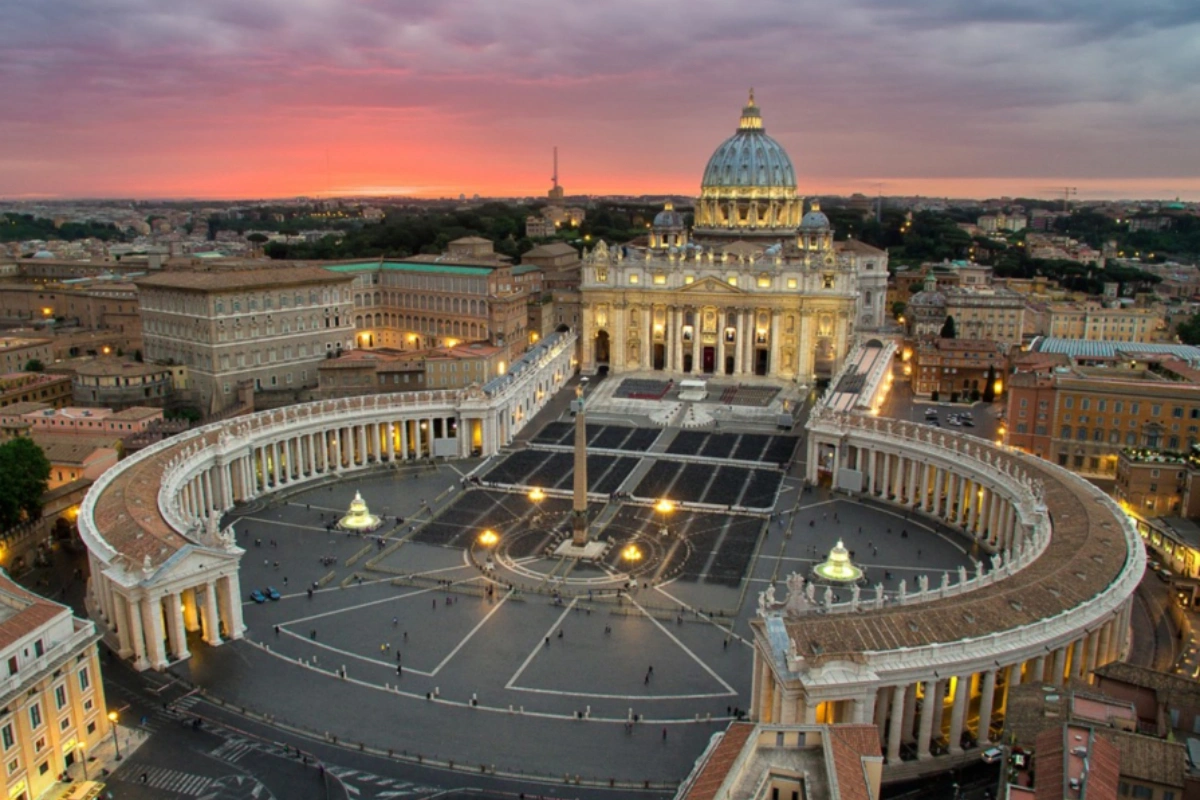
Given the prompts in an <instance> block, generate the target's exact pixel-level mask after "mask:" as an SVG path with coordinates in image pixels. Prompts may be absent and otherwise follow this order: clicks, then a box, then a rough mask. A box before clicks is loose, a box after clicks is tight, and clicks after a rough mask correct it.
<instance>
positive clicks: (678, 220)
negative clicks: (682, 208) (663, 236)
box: [654, 203, 683, 228]
mask: <svg viewBox="0 0 1200 800" xmlns="http://www.w3.org/2000/svg"><path fill="white" fill-rule="evenodd" d="M654 227H656V228H682V227H683V214H680V213H679V212H678V211H676V210H675V204H674V203H667V204H666V205H664V206H663V210H662V211H660V212H658V213H657V214H655V215H654Z"/></svg>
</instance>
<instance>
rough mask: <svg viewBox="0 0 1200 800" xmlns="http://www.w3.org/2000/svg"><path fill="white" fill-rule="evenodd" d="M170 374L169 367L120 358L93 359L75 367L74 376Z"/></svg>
mask: <svg viewBox="0 0 1200 800" xmlns="http://www.w3.org/2000/svg"><path fill="white" fill-rule="evenodd" d="M160 372H161V373H167V374H170V372H171V367H170V366H166V365H160V364H146V363H143V362H139V361H125V360H124V359H120V358H95V359H92V360H91V361H85V362H82V363H80V364H77V365H75V374H76V375H89V376H92V377H107V376H111V375H122V376H131V375H155V374H158V373H160Z"/></svg>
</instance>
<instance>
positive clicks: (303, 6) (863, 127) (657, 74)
mask: <svg viewBox="0 0 1200 800" xmlns="http://www.w3.org/2000/svg"><path fill="white" fill-rule="evenodd" d="M2 19H3V22H2V24H0V109H2V111H0V197H4V198H10V199H23V198H75V197H144V198H188V197H195V198H228V199H236V198H266V197H292V196H297V195H308V196H322V195H331V194H332V195H364V194H388V195H393V194H395V195H399V194H404V195H412V196H418V197H440V196H451V197H456V196H458V195H459V194H460V193H464V194H467V195H468V196H470V195H473V194H476V193H478V194H480V195H483V196H520V195H535V194H542V193H544V192H545V191H546V190H547V189H548V188H549V185H550V176H551V171H552V165H551V148H552V147H554V146H555V145H557V146H558V148H559V177H560V182H561V183H562V185H563V186H564V187H565V189H566V191H567V192H568V193H569V194H571V193H579V194H666V193H679V194H696V193H698V191H699V182H700V176H701V174H702V173H703V170H704V165H705V163H706V162H707V160H708V157H709V156H710V155H711V153H712V151H713V150H714V149H715V148H716V147H717V145H719V144H720V143H721V141H723V140H724V139H725V138H726V137H728V136H729V135H731V134H732V133H733V132H734V130H735V128H736V126H737V121H738V116H739V114H740V109H741V107H742V105H743V104H744V102H745V100H746V95H747V91H748V89H749V88H750V87H751V86H753V87H754V90H755V96H756V99H757V101H758V104H759V106H760V107H761V109H762V113H763V118H764V121H765V127H766V131H767V133H768V134H769V135H771V136H772V137H773V138H775V139H776V140H777V141H779V142H780V143H781V144H782V145H783V146H784V147H785V148H786V150H787V151H788V153H789V154H790V156H791V159H792V162H793V164H794V165H795V168H796V173H797V178H798V181H799V192H800V194H801V195H805V196H808V195H816V194H849V193H852V192H863V193H865V194H869V195H874V194H876V193H882V194H884V195H915V194H921V195H929V196H953V197H995V196H1022V197H1030V196H1035V197H1055V196H1059V197H1061V196H1062V195H1063V190H1064V188H1065V187H1074V188H1076V189H1077V190H1078V195H1077V196H1078V197H1079V198H1130V197H1146V198H1151V197H1155V198H1174V197H1177V196H1178V197H1182V198H1183V199H1192V200H1200V142H1198V141H1197V139H1198V137H1197V131H1200V81H1198V80H1196V76H1197V75H1198V74H1200V2H1196V0H1136V2H1135V0H1011V1H1009V0H826V2H815V1H814V0H736V1H731V0H359V1H355V0H201V2H184V1H183V0H12V2H9V3H6V4H5V9H4V12H3V15H2Z"/></svg>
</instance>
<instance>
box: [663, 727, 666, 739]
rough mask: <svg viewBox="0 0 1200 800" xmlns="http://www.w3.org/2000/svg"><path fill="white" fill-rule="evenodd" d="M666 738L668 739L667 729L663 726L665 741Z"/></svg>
mask: <svg viewBox="0 0 1200 800" xmlns="http://www.w3.org/2000/svg"><path fill="white" fill-rule="evenodd" d="M666 740H667V729H666V728H663V741H664V742H665V741H666Z"/></svg>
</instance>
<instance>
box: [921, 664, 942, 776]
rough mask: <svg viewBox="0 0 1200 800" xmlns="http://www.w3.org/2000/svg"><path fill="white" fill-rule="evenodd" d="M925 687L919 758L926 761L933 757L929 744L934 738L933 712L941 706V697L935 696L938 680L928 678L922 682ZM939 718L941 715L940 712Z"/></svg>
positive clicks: (922, 703)
mask: <svg viewBox="0 0 1200 800" xmlns="http://www.w3.org/2000/svg"><path fill="white" fill-rule="evenodd" d="M921 683H922V685H923V687H924V695H925V696H924V697H923V698H922V700H921V728H920V730H919V731H918V732H917V758H918V759H919V760H921V761H924V760H926V759H928V758H931V757H932V756H931V755H930V752H929V744H930V741H931V740H932V739H933V712H934V708H935V707H938V708H940V706H941V698H940V697H935V696H934V695H935V694H936V684H937V681H934V680H930V679H928V678H926V679H925V680H924V681H922V682H921ZM938 716H939V719H940V717H941V715H940V714H939V715H938Z"/></svg>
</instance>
